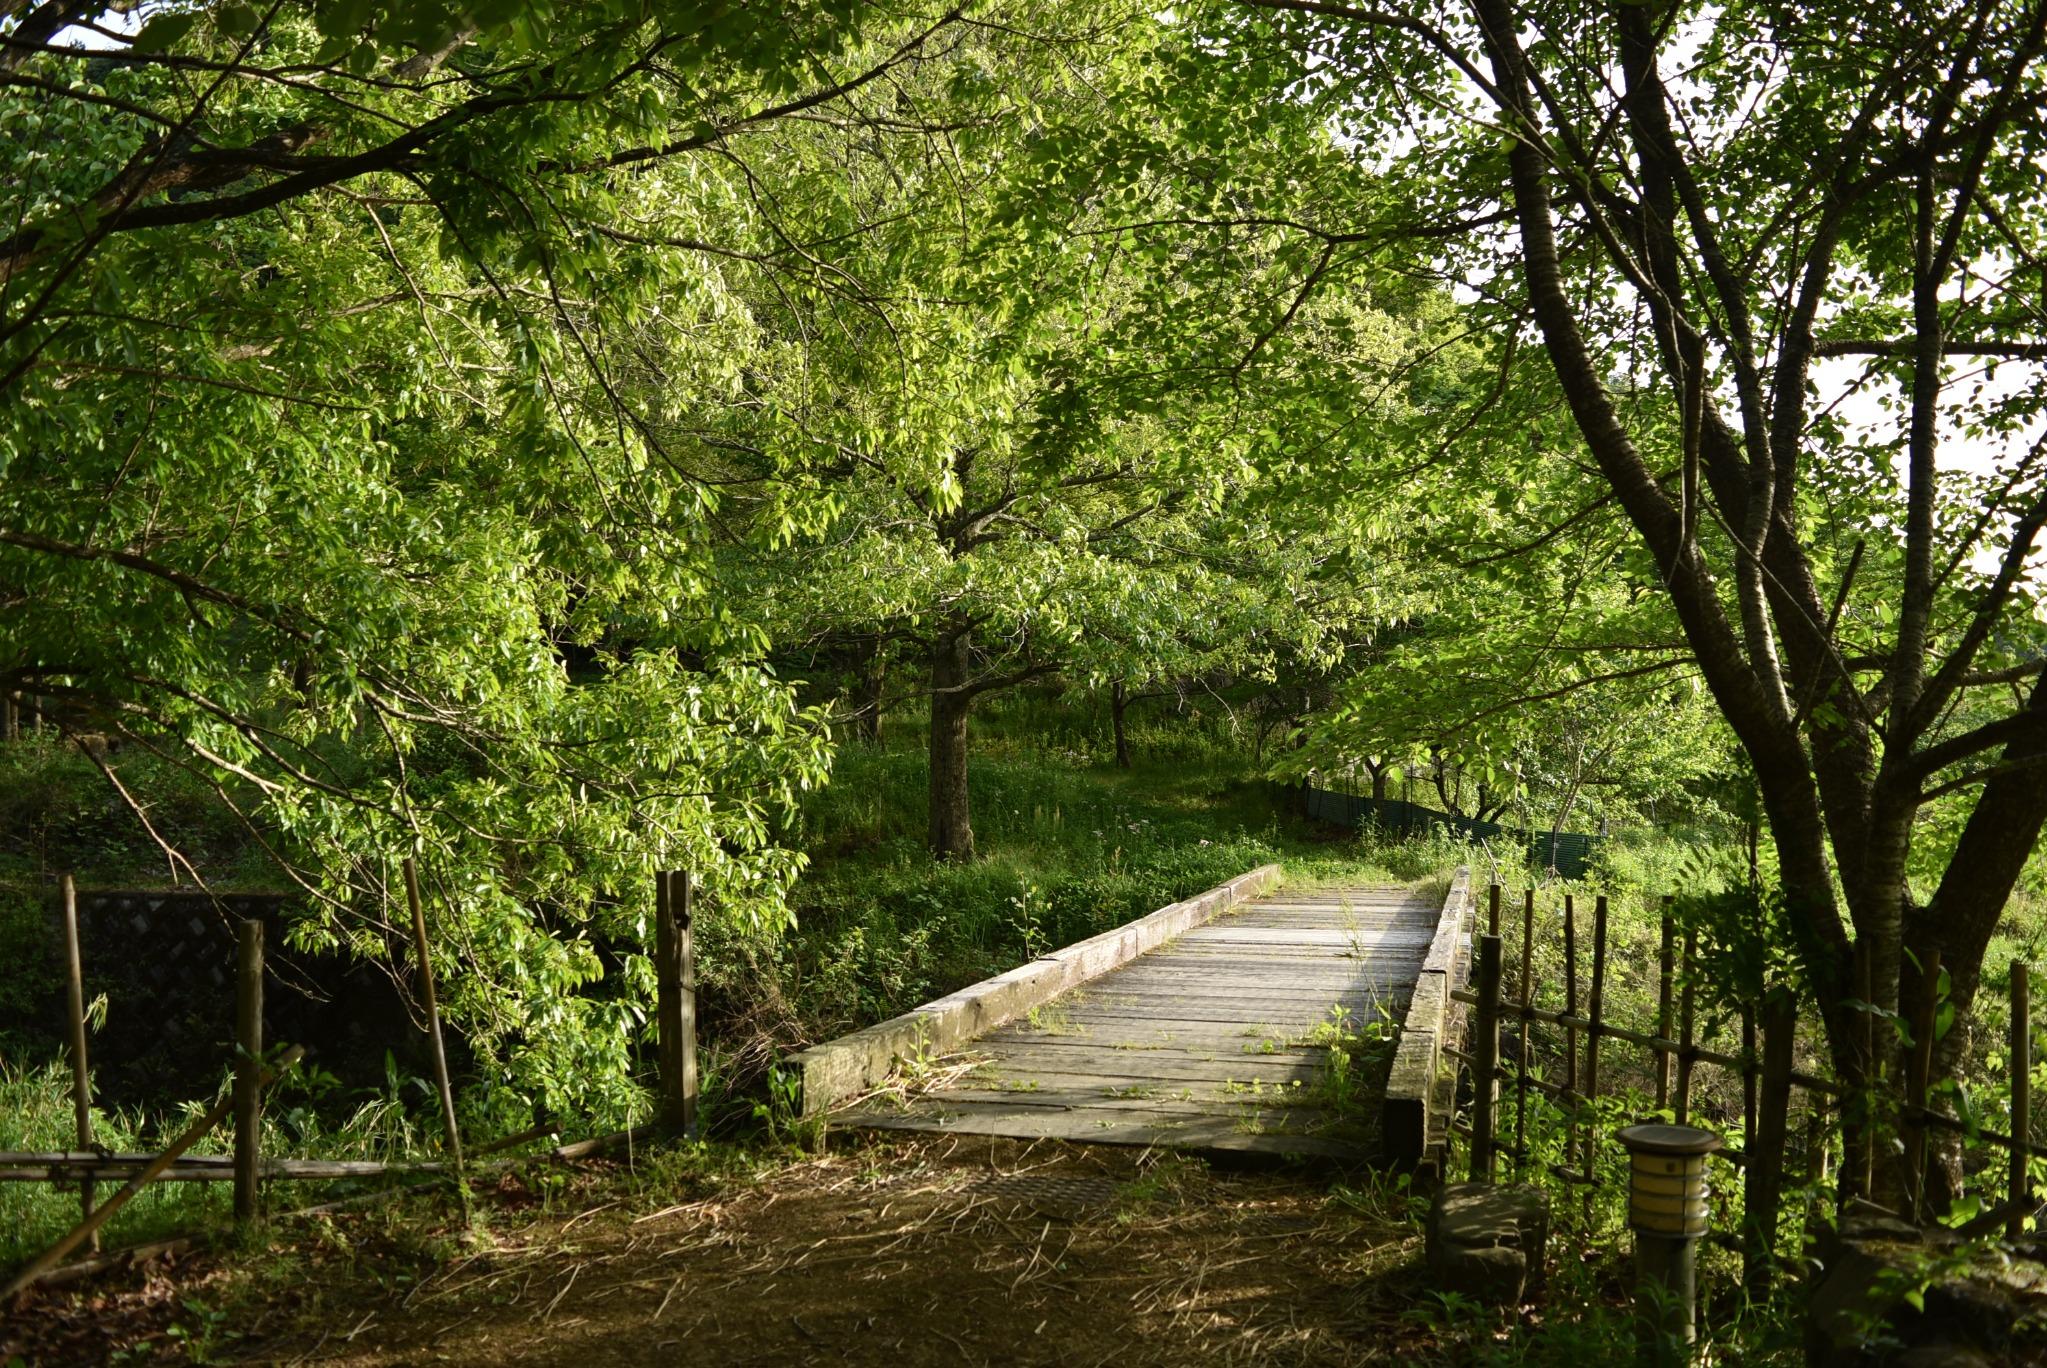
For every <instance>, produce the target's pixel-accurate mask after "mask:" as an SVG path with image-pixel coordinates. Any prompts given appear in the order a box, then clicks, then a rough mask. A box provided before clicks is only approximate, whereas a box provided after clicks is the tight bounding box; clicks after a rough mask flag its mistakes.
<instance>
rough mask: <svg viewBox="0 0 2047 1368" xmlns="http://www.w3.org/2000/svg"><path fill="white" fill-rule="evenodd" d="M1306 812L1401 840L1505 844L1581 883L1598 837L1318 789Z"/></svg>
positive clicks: (1541, 866)
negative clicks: (1438, 836) (1435, 834)
mask: <svg viewBox="0 0 2047 1368" xmlns="http://www.w3.org/2000/svg"><path fill="white" fill-rule="evenodd" d="M1307 813H1308V816H1310V817H1313V818H1315V819H1316V820H1317V821H1323V822H1336V823H1339V824H1340V825H1343V826H1349V827H1357V828H1359V829H1360V830H1362V829H1363V828H1364V827H1365V826H1367V825H1372V826H1376V827H1378V828H1380V829H1381V830H1382V831H1389V832H1393V833H1395V834H1397V835H1401V836H1419V835H1425V834H1427V833H1428V832H1431V831H1447V832H1450V833H1452V834H1453V835H1457V836H1463V837H1465V838H1467V839H1472V840H1485V841H1507V842H1510V843H1513V844H1515V845H1518V846H1520V847H1521V848H1523V849H1525V850H1526V852H1527V855H1528V862H1529V863H1530V864H1531V865H1533V866H1534V867H1535V868H1537V869H1554V870H1556V871H1557V873H1558V874H1560V875H1562V876H1563V877H1564V878H1566V879H1582V878H1584V877H1585V872H1586V870H1588V869H1589V868H1591V865H1592V856H1593V854H1594V853H1595V852H1596V851H1597V850H1598V849H1599V837H1597V836H1592V835H1588V834H1587V833H1585V832H1582V831H1555V832H1551V831H1528V830H1524V829H1523V828H1521V827H1510V826H1503V825H1501V824H1500V823H1498V822H1482V821H1479V820H1478V819H1477V818H1475V817H1459V816H1457V815H1456V814H1454V813H1448V812H1438V811H1436V810H1435V809H1434V808H1430V807H1423V806H1422V805H1421V804H1420V803H1410V802H1408V801H1406V800H1405V799H1400V798H1372V797H1369V796H1366V795H1362V794H1356V793H1338V792H1336V791H1334V790H1332V789H1325V788H1318V787H1316V786H1315V785H1313V784H1310V785H1309V786H1308V790H1307Z"/></svg>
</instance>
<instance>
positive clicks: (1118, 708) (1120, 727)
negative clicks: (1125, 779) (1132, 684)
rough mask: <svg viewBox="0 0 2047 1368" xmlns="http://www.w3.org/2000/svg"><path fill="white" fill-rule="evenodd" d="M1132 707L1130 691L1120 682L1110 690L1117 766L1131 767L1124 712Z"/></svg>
mask: <svg viewBox="0 0 2047 1368" xmlns="http://www.w3.org/2000/svg"><path fill="white" fill-rule="evenodd" d="M1129 707H1130V692H1129V690H1127V689H1125V688H1124V687H1123V685H1122V684H1121V683H1120V682H1119V683H1117V684H1116V685H1115V686H1114V687H1112V688H1111V689H1110V690H1109V721H1110V724H1111V726H1112V727H1113V728H1114V729H1115V732H1116V768H1117V769H1126V770H1127V769H1129V768H1130V732H1129V730H1128V729H1127V728H1126V727H1125V726H1124V722H1123V714H1124V712H1125V710H1127V709H1128V708H1129Z"/></svg>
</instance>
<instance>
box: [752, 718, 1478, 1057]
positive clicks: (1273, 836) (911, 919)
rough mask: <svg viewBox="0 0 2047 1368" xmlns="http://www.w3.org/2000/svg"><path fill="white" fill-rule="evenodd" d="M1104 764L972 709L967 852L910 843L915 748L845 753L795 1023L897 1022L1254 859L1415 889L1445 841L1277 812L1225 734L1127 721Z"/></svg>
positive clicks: (1292, 874)
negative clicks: (1119, 762)
mask: <svg viewBox="0 0 2047 1368" xmlns="http://www.w3.org/2000/svg"><path fill="white" fill-rule="evenodd" d="M1133 742H1134V746H1135V749H1136V751H1137V755H1138V760H1137V763H1136V765H1135V766H1134V767H1133V768H1132V769H1130V770H1119V769H1117V768H1115V766H1114V764H1113V760H1112V751H1111V749H1110V747H1109V745H1108V743H1107V738H1106V734H1105V733H1098V732H1097V731H1095V730H1091V729H1090V728H1089V726H1088V725H1086V717H1085V715H1080V716H1078V717H1076V716H1075V715H1072V714H1068V713H1065V712H1062V711H1061V710H1059V709H1057V708H1056V707H1052V706H1049V705H1047V704H1046V703H1044V702H1042V701H1038V700H1029V699H1025V700H1021V701H1017V702H1014V703H1012V704H1011V705H1009V706H1008V707H1004V708H991V709H989V710H988V715H987V716H986V717H977V719H976V729H975V733H974V747H975V749H974V754H973V761H972V765H971V769H970V791H971V801H972V809H973V824H974V834H975V841H976V846H977V850H978V853H979V856H980V858H979V859H978V860H976V861H975V862H974V863H972V864H946V863H939V862H936V861H933V860H932V859H931V858H930V856H929V855H928V854H926V852H925V849H924V830H925V824H926V810H925V784H926V778H925V776H926V772H927V771H926V761H925V755H924V750H923V744H922V743H923V738H922V737H921V736H920V735H918V734H916V733H915V732H914V731H913V730H909V729H907V728H905V727H902V726H900V725H897V726H894V727H892V728H891V740H890V745H889V746H888V747H887V748H885V749H875V748H871V747H859V746H849V747H848V748H847V749H846V750H845V751H843V752H842V753H841V755H840V757H839V761H838V764H837V767H836V770H835V773H834V776H833V780H832V783H831V785H830V787H829V788H827V789H825V790H824V791H822V792H821V793H819V794H817V795H816V796H815V797H814V798H813V799H812V800H811V801H810V802H809V804H808V805H807V806H806V807H805V809H804V811H803V814H802V828H801V844H802V845H803V847H804V849H805V850H806V851H807V852H808V853H809V855H810V859H811V867H810V869H809V871H808V872H807V873H806V874H805V876H804V877H803V879H802V880H801V882H800V883H799V884H798V886H797V888H796V890H795V893H794V895H793V898H792V901H793V904H794V906H795V909H796V914H797V929H796V931H795V932H794V933H793V934H792V936H791V937H790V938H789V940H788V941H787V942H786V943H785V944H784V945H782V946H781V947H779V949H778V951H777V956H778V958H777V964H778V966H779V969H780V971H781V981H782V983H783V985H784V987H785V989H786V991H787V992H788V993H789V997H790V1002H791V1005H792V1008H793V1010H794V1011H795V1012H796V1014H797V1015H798V1016H799V1017H800V1019H801V1022H802V1026H801V1029H802V1030H803V1031H804V1032H805V1033H806V1034H808V1035H810V1036H812V1037H822V1036H827V1035H830V1034H833V1033H835V1032H838V1031H841V1030H845V1029H848V1028H851V1027H854V1026H857V1025H861V1024H865V1023H868V1022H872V1021H876V1020H880V1019H883V1018H885V1017H888V1016H892V1015H894V1014H896V1013H898V1012H902V1011H905V1010H907V1009H909V1008H910V1007H913V1006H915V1005H917V1004H918V1003H920V1002H923V1001H926V1000H928V999H930V998H932V997H935V996H939V995H941V994H943V993H946V992H950V991H952V990H953V989H955V988H959V987H962V986H964V985H966V984H968V983H972V982H975V981H976V980H979V979H981V978H985V977H987V976H988V975H990V974H993V973H997V972H1000V971H1001V970H1004V969H1007V968H1009V967H1011V966H1013V965H1015V964H1017V963H1019V962H1021V961H1022V960H1024V959H1027V958H1030V957H1031V956H1033V955H1037V954H1042V953H1044V952H1045V951H1047V950H1051V949H1055V948H1057V947H1059V946H1061V945H1066V944H1069V943H1071V942H1073V941H1076V940H1080V939H1083V938H1084V937H1087V936H1091V935H1094V934H1096V933H1098V932H1101V931H1104V930H1107V929H1109V928H1111V927H1115V926H1120V925H1122V924H1123V923H1125V922H1128V921H1130V920H1131V919H1133V918H1135V917H1139V916H1142V915H1144V914H1145V913H1147V912H1150V911H1152V910H1153V909H1155V908H1158V907H1161V906H1164V905H1165V904H1167V903H1170V902H1175V901H1177V900H1179V899H1181V898H1185V897H1188V896H1190V895H1192V894H1195V893H1199V892H1201V891H1202V890H1204V889H1207V888H1212V887H1214V886H1215V885H1216V884H1219V883H1222V882H1224V881H1226V880H1228V879H1231V878H1234V877H1236V876H1237V875H1239V874H1242V873H1244V872H1245V871H1247V870H1250V869H1253V868H1255V867H1257V866H1258V865H1261V864H1266V863H1270V862H1273V861H1280V862H1283V863H1284V864H1285V865H1286V868H1287V874H1288V878H1289V880H1290V882H1293V883H1294V884H1296V885H1297V886H1298V885H1301V884H1307V885H1312V884H1316V883H1324V882H1335V881H1344V880H1363V881H1395V882H1413V881H1416V880H1418V879H1423V878H1429V877H1434V876H1438V875H1440V874H1441V872H1442V871H1443V870H1444V869H1445V868H1447V867H1448V866H1449V865H1451V864H1454V863H1456V862H1458V861H1459V860H1461V859H1462V858H1464V850H1463V848H1462V847H1461V846H1456V845H1449V844H1440V845H1438V844H1428V843H1422V844H1416V845H1409V846H1387V847H1385V848H1378V847H1375V846H1372V845H1367V844H1361V843H1360V842H1359V841H1358V840H1357V839H1355V838H1354V837H1351V836H1349V835H1347V834H1345V833H1340V832H1335V831H1333V830H1332V829H1330V828H1327V827H1323V826H1320V825H1315V824H1310V823H1307V822H1306V821H1304V820H1302V819H1300V818H1298V817H1296V816H1294V815H1293V805H1292V803H1291V802H1290V801H1289V796H1288V795H1287V794H1286V793H1285V792H1284V791H1282V790H1280V789H1279V788H1277V787H1276V786H1274V785H1272V784H1270V783H1267V782H1266V781H1264V780H1262V779H1260V778H1258V777H1256V775H1255V771H1254V768H1253V766H1252V764H1251V758H1250V756H1249V754H1248V752H1247V751H1246V750H1245V749H1244V748H1243V747H1242V746H1241V745H1240V744H1239V743H1238V742H1237V741H1236V739H1235V738H1233V737H1231V736H1229V735H1228V733H1227V731H1226V730H1223V729H1221V728H1218V727H1216V726H1214V725H1213V724H1204V722H1202V721H1200V720H1196V721H1194V722H1192V723H1189V722H1186V721H1184V720H1182V719H1173V722H1172V725H1170V726H1168V725H1163V724H1161V723H1157V722H1154V723H1151V724H1149V725H1143V726H1140V727H1137V728H1134V729H1133Z"/></svg>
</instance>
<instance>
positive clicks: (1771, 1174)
mask: <svg viewBox="0 0 2047 1368" xmlns="http://www.w3.org/2000/svg"><path fill="white" fill-rule="evenodd" d="M1762 1032H1763V1077H1762V1088H1761V1093H1760V1099H1759V1107H1758V1110H1757V1114H1756V1132H1755V1139H1754V1142H1753V1146H1752V1148H1751V1149H1750V1150H1749V1153H1748V1163H1747V1165H1746V1166H1745V1168H1744V1170H1743V1173H1742V1181H1743V1184H1744V1186H1745V1188H1746V1191H1745V1192H1744V1193H1743V1197H1742V1211H1743V1214H1744V1216H1745V1217H1746V1220H1745V1222H1744V1224H1745V1225H1746V1227H1747V1230H1746V1232H1745V1233H1746V1235H1747V1239H1746V1240H1745V1242H1744V1244H1743V1268H1742V1282H1743V1284H1744V1285H1745V1286H1746V1287H1747V1288H1748V1290H1749V1295H1750V1297H1751V1298H1752V1299H1760V1298H1761V1297H1762V1296H1763V1294H1765V1293H1766V1292H1768V1291H1769V1287H1770V1280H1771V1277H1772V1274H1773V1272H1774V1266H1775V1264H1776V1258H1777V1225H1778V1218H1779V1216H1780V1215H1781V1213H1782V1210H1783V1195H1784V1153H1785V1149H1786V1147H1787V1145H1788V1144H1789V1142H1790V1135H1789V1127H1790V1109H1791V1056H1792V1052H1793V1047H1794V1045H1795V1044H1796V1041H1797V1036H1798V999H1797V998H1796V997H1795V996H1794V995H1793V994H1792V992H1791V990H1790V989H1789V988H1786V987H1783V986H1781V985H1780V986H1777V987H1774V988H1770V989H1766V990H1765V991H1764V994H1763V1005H1762Z"/></svg>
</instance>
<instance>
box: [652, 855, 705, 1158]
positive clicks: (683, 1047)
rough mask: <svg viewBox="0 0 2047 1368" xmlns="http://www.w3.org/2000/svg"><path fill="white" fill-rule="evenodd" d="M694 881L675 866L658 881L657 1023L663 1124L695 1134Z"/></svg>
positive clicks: (655, 908) (656, 906)
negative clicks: (692, 918)
mask: <svg viewBox="0 0 2047 1368" xmlns="http://www.w3.org/2000/svg"><path fill="white" fill-rule="evenodd" d="M691 900H692V888H691V879H690V876H689V873H688V871H687V870H680V869H678V870H670V871H669V872H667V873H664V874H657V875H656V876H655V879H654V1026H655V1035H656V1041H657V1047H658V1057H659V1060H660V1070H661V1078H660V1093H661V1123H662V1125H663V1126H664V1127H666V1128H667V1129H668V1130H669V1131H671V1132H672V1133H674V1134H676V1135H693V1134H694V1133H695V1131H696V1119H697V1116H696V1113H697V1011H696V996H697V994H696V965H695V956H694V953H693V947H692V945H691V936H690V922H691V916H692V913H691V907H690V904H691Z"/></svg>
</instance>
